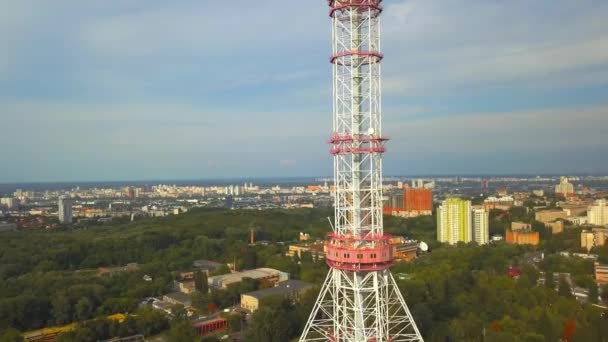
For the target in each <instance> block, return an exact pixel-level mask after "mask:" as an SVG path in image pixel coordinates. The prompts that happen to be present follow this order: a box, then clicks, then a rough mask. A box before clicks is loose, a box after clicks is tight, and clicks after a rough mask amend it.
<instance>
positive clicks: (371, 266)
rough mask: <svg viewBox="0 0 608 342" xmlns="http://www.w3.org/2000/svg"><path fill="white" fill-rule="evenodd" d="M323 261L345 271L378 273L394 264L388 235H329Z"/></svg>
mask: <svg viewBox="0 0 608 342" xmlns="http://www.w3.org/2000/svg"><path fill="white" fill-rule="evenodd" d="M328 236H329V240H328V241H327V242H325V249H326V255H325V261H326V262H327V264H328V265H329V266H330V267H332V268H336V269H340V270H345V271H379V270H385V269H388V268H390V267H391V266H392V265H393V264H394V260H393V253H392V247H391V245H390V243H389V239H390V235H383V236H379V237H353V236H348V235H338V234H335V233H329V234H328Z"/></svg>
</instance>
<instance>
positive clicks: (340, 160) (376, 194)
mask: <svg viewBox="0 0 608 342" xmlns="http://www.w3.org/2000/svg"><path fill="white" fill-rule="evenodd" d="M328 2H329V7H330V17H331V18H332V33H333V37H332V49H333V53H332V56H331V58H330V61H331V63H332V64H333V135H332V137H331V139H330V140H329V143H330V144H331V145H332V147H331V154H332V155H333V156H334V184H335V190H334V203H335V218H334V225H333V227H332V228H333V231H332V232H331V233H329V238H328V240H327V241H326V242H325V247H326V259H325V260H326V262H327V263H328V265H329V266H330V267H331V269H330V270H329V273H328V275H327V278H326V279H325V283H324V284H323V287H322V288H321V292H320V293H319V297H318V299H317V302H316V304H315V306H314V307H313V310H312V312H311V314H310V318H309V319H308V322H307V324H306V327H305V328H304V331H303V333H302V336H301V337H300V341H301V342H309V341H331V342H401V341H423V339H422V336H421V335H420V332H419V331H418V328H417V327H416V324H415V323H414V320H413V319H412V315H411V314H410V311H409V309H408V308H407V305H406V303H405V300H404V299H403V296H402V295H401V292H399V288H398V287H397V284H396V282H395V279H394V278H393V275H392V274H391V272H390V270H389V268H390V267H391V266H392V265H393V262H394V261H393V256H392V248H391V246H390V244H389V236H388V235H386V234H384V232H383V222H382V153H384V152H385V147H384V144H385V142H386V141H387V140H388V139H387V138H385V137H384V136H382V124H381V119H380V109H381V105H380V95H381V89H380V88H381V84H380V61H381V60H382V58H383V55H382V53H381V52H380V13H381V12H382V7H381V2H382V0H328Z"/></svg>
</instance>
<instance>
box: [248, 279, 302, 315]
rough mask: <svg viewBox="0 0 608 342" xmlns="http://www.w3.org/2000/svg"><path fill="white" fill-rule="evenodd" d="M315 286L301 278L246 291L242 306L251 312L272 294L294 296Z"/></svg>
mask: <svg viewBox="0 0 608 342" xmlns="http://www.w3.org/2000/svg"><path fill="white" fill-rule="evenodd" d="M312 286H313V284H311V283H307V282H304V281H301V280H287V281H284V282H282V283H279V284H277V286H275V287H271V288H268V289H263V290H258V291H253V292H249V293H244V294H242V295H241V307H242V308H243V309H247V310H249V311H251V312H254V311H256V310H257V309H259V307H260V302H261V301H262V300H263V299H264V298H267V297H270V296H294V297H297V296H298V295H299V294H301V293H303V292H305V291H306V290H308V289H310V288H311V287H312Z"/></svg>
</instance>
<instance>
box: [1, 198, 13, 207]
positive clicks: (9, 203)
mask: <svg viewBox="0 0 608 342" xmlns="http://www.w3.org/2000/svg"><path fill="white" fill-rule="evenodd" d="M0 204H1V205H5V206H7V207H8V208H12V207H14V206H15V200H14V199H13V198H12V197H3V198H0Z"/></svg>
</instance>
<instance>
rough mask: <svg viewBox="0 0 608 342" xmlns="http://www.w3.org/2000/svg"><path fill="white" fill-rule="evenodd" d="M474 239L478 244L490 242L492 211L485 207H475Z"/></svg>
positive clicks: (473, 216)
mask: <svg viewBox="0 0 608 342" xmlns="http://www.w3.org/2000/svg"><path fill="white" fill-rule="evenodd" d="M472 219H473V241H475V242H477V244H478V245H487V244H488V243H489V242H490V213H489V212H488V211H487V210H486V209H484V208H474V209H473V213H472Z"/></svg>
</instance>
